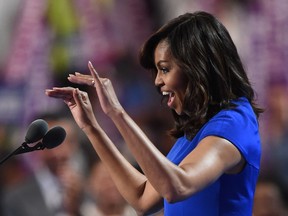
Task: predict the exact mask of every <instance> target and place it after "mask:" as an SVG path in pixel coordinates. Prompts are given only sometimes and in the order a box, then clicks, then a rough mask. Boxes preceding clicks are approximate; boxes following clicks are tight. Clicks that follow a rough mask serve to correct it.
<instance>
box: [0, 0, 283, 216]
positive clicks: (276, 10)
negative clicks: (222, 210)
mask: <svg viewBox="0 0 288 216" xmlns="http://www.w3.org/2000/svg"><path fill="white" fill-rule="evenodd" d="M196 10H205V11H207V12H211V13H213V14H214V15H216V16H217V17H218V18H219V20H220V21H222V22H223V24H224V25H225V26H226V27H227V29H228V31H229V32H230V33H231V36H232V38H233V40H234V42H235V44H236V46H237V48H238V52H239V54H240V56H241V58H242V60H243V63H244V65H245V68H246V70H247V72H248V76H249V78H250V80H251V82H252V84H253V86H254V88H255V90H256V92H257V98H258V101H259V103H260V105H261V106H262V107H263V108H264V109H265V112H264V114H263V115H262V116H261V117H260V122H259V123H260V128H261V138H262V166H261V173H260V178H259V182H258V185H257V187H256V194H255V205H254V216H265V215H269V216H274V215H275V216H278V215H279V216H282V215H288V213H287V211H286V209H287V207H288V167H287V165H286V164H287V162H288V156H287V155H288V112H287V107H288V71H287V68H288V67H287V64H288V51H287V50H288V40H286V38H287V37H288V13H287V12H288V1H287V0H270V1H262V0H205V1H203V0H182V1H174V0H156V1H153V0H145V1H144V0H121V1H116V0H72V1H71V0H61V1H59V0H41V1H39V0H9V1H7V0H0V32H1V33H0V34H1V37H0V75H1V80H0V101H1V102H0V156H1V158H0V159H2V158H3V157H5V156H6V155H7V154H9V153H10V152H12V151H13V150H15V149H16V148H17V147H19V146H20V145H21V143H23V142H24V137H25V133H26V130H27V127H28V125H29V123H30V122H32V121H33V120H34V119H37V118H43V119H44V120H46V121H47V122H48V123H49V127H53V126H54V125H61V126H62V127H64V128H65V130H66V132H67V137H66V139H65V141H64V143H63V144H61V145H60V146H59V147H56V148H55V149H49V150H47V149H46V150H43V151H42V150H41V151H35V152H31V153H26V154H22V155H14V156H12V157H11V158H9V159H8V160H7V161H6V162H5V163H3V164H0V215H3V216H33V215H35V216H36V215H37V216H39V215H43V216H46V215H47V216H54V215H55V216H60V215H67V216H68V215H69V216H76V215H82V216H90V215H99V216H101V215H103V216H104V215H121V216H122V215H123V216H133V215H136V212H135V211H134V210H133V209H132V208H131V207H130V206H129V204H128V203H126V202H125V200H124V199H123V198H122V197H121V196H120V195H119V193H118V191H117V189H116V188H115V185H114V184H113V182H112V181H111V179H110V177H109V175H107V172H106V169H105V166H104V165H103V164H101V162H100V161H99V160H98V157H97V154H96V152H95V151H94V150H93V149H92V147H91V145H90V143H89V141H88V140H87V139H86V138H85V137H84V136H83V134H82V133H81V131H80V130H79V129H78V128H77V127H76V126H75V125H74V123H73V121H71V116H70V114H69V112H68V110H67V108H66V107H65V104H64V103H61V101H58V100H54V99H51V98H48V97H46V96H45V94H44V90H45V89H46V88H50V87H52V86H67V85H70V86H73V85H75V84H71V83H69V82H68V81H67V76H68V74H69V73H74V72H75V71H80V72H83V73H89V72H88V68H87V63H88V61H91V62H92V63H93V65H94V66H95V67H96V70H97V71H98V72H99V73H100V74H101V76H106V77H108V78H110V79H111V80H112V82H113V83H114V87H115V90H116V92H117V95H118V96H119V99H120V101H121V103H122V104H123V106H124V107H125V108H126V110H127V112H128V113H129V114H130V115H131V116H132V117H133V118H134V120H135V121H136V122H137V123H138V124H139V125H140V126H141V127H142V128H143V130H144V131H145V132H146V133H147V134H148V136H149V137H150V138H151V140H152V141H153V143H154V144H155V145H156V147H157V148H158V149H159V150H160V151H162V152H163V154H167V152H168V151H169V149H170V148H171V145H172V144H173V141H174V140H171V139H170V138H169V137H168V136H167V134H166V131H167V129H169V128H170V127H171V125H172V122H171V116H170V112H169V110H167V109H166V108H165V107H164V106H162V105H161V102H160V100H161V98H160V97H159V96H158V95H157V92H156V91H155V87H154V86H153V80H152V77H151V76H150V74H149V73H148V72H146V71H144V70H143V69H142V68H140V66H139V64H138V51H139V49H140V47H141V44H142V43H143V42H144V41H145V38H147V36H148V35H150V34H151V33H152V32H153V31H154V30H156V29H157V28H158V27H159V26H160V25H162V24H164V23H165V22H166V21H167V20H169V19H171V18H173V17H176V16H178V15H180V14H182V13H184V12H189V11H196ZM77 87H79V88H81V89H84V90H86V91H90V93H91V95H92V96H93V94H94V95H95V93H94V92H93V91H94V90H93V89H91V88H87V87H85V88H84V87H83V86H77ZM91 101H92V103H93V107H94V109H95V113H96V117H97V118H98V119H99V122H100V123H101V125H102V126H103V128H104V129H105V130H106V131H107V134H108V135H109V136H110V137H111V139H112V140H113V141H114V142H115V143H116V145H117V147H118V148H119V149H120V150H121V151H122V152H123V153H124V154H125V155H126V157H127V158H128V159H129V161H130V162H131V163H132V164H133V165H135V166H136V167H137V164H136V163H135V161H134V159H133V157H132V156H131V154H130V153H129V151H128V150H127V149H126V148H125V145H124V143H123V140H122V138H121V137H120V136H119V133H118V132H117V130H116V129H115V128H114V126H113V125H112V124H111V122H110V121H109V120H108V118H106V117H105V116H104V115H103V114H102V112H101V110H100V108H99V104H98V103H97V98H96V95H95V97H94V98H91ZM161 214H162V213H161V212H159V213H158V215H161Z"/></svg>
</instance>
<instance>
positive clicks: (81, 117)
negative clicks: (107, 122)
mask: <svg viewBox="0 0 288 216" xmlns="http://www.w3.org/2000/svg"><path fill="white" fill-rule="evenodd" d="M45 93H46V95H48V96H49V97H54V98H59V99H62V100H63V101H64V102H65V103H66V104H67V105H68V107H69V109H70V111H71V113H72V115H73V117H74V119H75V121H76V123H77V124H78V126H79V127H80V128H81V129H84V128H85V127H86V126H94V127H96V126H98V123H97V121H96V118H95V116H94V113H93V109H92V106H91V103H90V100H89V97H88V94H87V93H86V92H84V91H80V90H79V89H76V88H72V87H62V88H57V87H54V88H52V89H47V90H46V91H45Z"/></svg>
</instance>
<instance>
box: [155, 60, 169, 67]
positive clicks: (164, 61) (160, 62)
mask: <svg viewBox="0 0 288 216" xmlns="http://www.w3.org/2000/svg"><path fill="white" fill-rule="evenodd" d="M167 62H169V61H167V60H160V61H158V62H157V64H156V66H158V67H159V66H160V64H162V63H167Z"/></svg>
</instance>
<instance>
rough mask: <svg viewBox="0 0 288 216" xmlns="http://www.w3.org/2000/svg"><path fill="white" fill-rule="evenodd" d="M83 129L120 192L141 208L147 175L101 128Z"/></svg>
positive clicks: (136, 206)
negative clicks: (123, 153) (132, 162)
mask: <svg viewBox="0 0 288 216" xmlns="http://www.w3.org/2000/svg"><path fill="white" fill-rule="evenodd" d="M83 131H84V133H85V134H86V135H87V137H88V138H89V140H90V141H91V143H92V145H93V147H94V149H95V151H96V152H97V154H98V156H99V157H100V159H101V160H102V161H103V163H104V164H105V165H106V166H107V168H108V170H109V173H110V175H111V177H112V179H113V180H114V182H115V184H116V186H117V188H118V190H119V192H120V193H121V194H122V196H123V197H124V198H125V199H126V200H127V201H128V202H129V203H130V204H131V205H132V206H133V207H134V208H136V209H137V208H139V205H140V204H139V203H140V201H139V200H140V199H141V196H142V193H143V190H144V189H143V188H144V186H145V184H146V177H145V176H144V175H143V174H142V173H140V172H139V171H138V170H137V169H135V168H134V167H133V166H132V165H131V164H130V163H129V162H128V161H127V160H126V159H125V157H124V156H123V155H122V154H121V153H120V152H119V150H118V149H117V148H116V146H115V145H114V144H113V143H112V141H111V140H110V139H109V137H108V136H107V135H106V133H105V132H104V131H103V130H102V129H101V128H99V127H97V128H96V127H86V128H84V129H83Z"/></svg>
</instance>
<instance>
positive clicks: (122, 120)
mask: <svg viewBox="0 0 288 216" xmlns="http://www.w3.org/2000/svg"><path fill="white" fill-rule="evenodd" d="M110 117H111V119H112V121H113V122H114V123H115V125H116V127H117V128H118V130H119V131H120V133H121V135H122V136H123V138H124V140H125V141H126V144H127V145H128V147H129V149H130V150H131V152H132V154H133V156H134V157H135V159H136V160H137V162H138V163H139V165H140V167H141V168H142V170H143V171H144V173H145V175H146V176H147V178H148V179H149V182H150V183H151V184H152V185H153V187H154V188H155V189H156V190H157V191H158V193H159V194H161V196H162V197H165V198H166V197H168V196H169V194H170V193H171V191H173V190H174V189H173V188H172V187H173V185H175V184H174V183H173V182H174V181H178V180H179V178H178V177H179V174H180V172H181V170H180V169H179V168H178V167H177V166H176V165H174V164H173V163H172V162H170V161H169V160H168V159H167V158H166V157H165V156H164V155H163V154H162V153H161V152H160V151H159V150H158V149H157V148H156V147H155V146H154V145H153V143H151V141H150V140H149V138H148V137H147V136H146V135H145V134H144V132H143V131H142V130H141V129H140V128H139V127H138V125H137V124H136V123H135V122H134V121H133V120H132V119H131V118H130V117H129V115H128V114H127V113H126V112H122V113H117V114H115V115H113V116H110Z"/></svg>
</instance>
